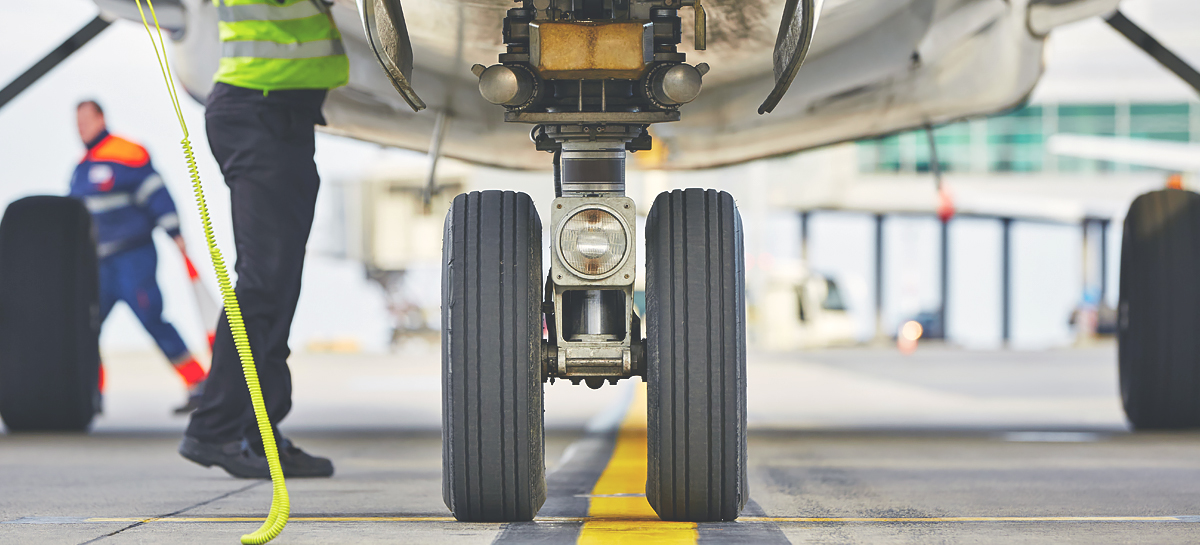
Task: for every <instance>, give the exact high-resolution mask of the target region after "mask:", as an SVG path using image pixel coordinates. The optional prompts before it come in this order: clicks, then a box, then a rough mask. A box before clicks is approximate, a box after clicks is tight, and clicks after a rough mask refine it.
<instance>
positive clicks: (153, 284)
mask: <svg viewBox="0 0 1200 545" xmlns="http://www.w3.org/2000/svg"><path fill="white" fill-rule="evenodd" d="M111 259H112V260H114V262H115V264H116V265H117V268H118V271H119V274H120V280H119V283H120V284H122V286H123V287H124V289H123V290H122V291H123V294H122V299H124V300H125V302H126V303H127V304H128V305H129V308H131V309H133V313H134V314H136V315H137V317H138V320H140V321H141V322H142V327H145V328H146V332H147V333H149V334H150V336H151V337H153V338H154V342H156V343H158V348H159V349H160V350H162V352H163V355H165V356H166V357H167V360H168V361H170V362H171V366H172V367H174V368H175V372H176V373H178V374H179V376H180V378H182V379H183V382H184V384H186V385H187V387H188V391H189V392H190V391H193V390H195V389H196V388H198V387H199V385H200V383H202V382H204V376H205V372H204V368H203V367H201V366H200V363H199V362H197V361H196V358H194V357H192V353H191V352H190V351H188V348H187V345H186V344H184V342H183V338H181V337H180V336H179V332H178V331H176V330H175V327H174V326H172V325H171V324H169V323H167V322H166V321H165V320H163V317H162V312H163V299H162V292H161V291H160V290H159V289H158V278H157V272H158V252H156V251H155V249H154V245H153V244H146V245H144V246H141V247H138V248H134V249H131V250H127V251H125V252H122V253H120V254H117V255H115V256H113V257H112V258H111Z"/></svg>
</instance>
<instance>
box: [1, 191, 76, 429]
mask: <svg viewBox="0 0 1200 545" xmlns="http://www.w3.org/2000/svg"><path fill="white" fill-rule="evenodd" d="M98 299H99V274H98V265H97V258H96V245H95V241H94V238H93V235H92V219H91V216H90V215H89V214H88V211H87V209H86V208H85V207H84V206H83V204H82V203H80V202H79V201H77V200H75V199H71V198H67V197H50V196H39V197H28V198H24V199H21V200H18V201H16V202H13V203H12V204H10V205H9V206H8V209H7V210H6V211H5V213H4V219H3V221H0V417H3V419H4V424H5V426H6V427H7V428H8V429H9V430H10V431H51V430H53V431H86V430H87V429H88V427H89V426H90V425H91V423H92V418H93V417H94V416H95V414H96V413H97V412H98V411H99V409H100V391H99V373H100V349H99V337H100V324H99V323H98V320H97V315H96V314H97V308H98V306H99V303H98Z"/></svg>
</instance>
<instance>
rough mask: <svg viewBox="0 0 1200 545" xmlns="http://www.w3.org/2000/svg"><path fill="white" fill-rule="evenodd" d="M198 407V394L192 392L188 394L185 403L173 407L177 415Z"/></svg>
mask: <svg viewBox="0 0 1200 545" xmlns="http://www.w3.org/2000/svg"><path fill="white" fill-rule="evenodd" d="M199 408H200V394H192V395H189V396H188V400H187V403H184V404H183V405H180V406H178V407H175V410H174V413H175V414H177V415H182V414H187V413H190V412H192V411H194V410H196V409H199Z"/></svg>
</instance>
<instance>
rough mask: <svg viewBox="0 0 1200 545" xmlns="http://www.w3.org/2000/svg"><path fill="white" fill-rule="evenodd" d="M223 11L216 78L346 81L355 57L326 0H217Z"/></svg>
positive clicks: (322, 84)
mask: <svg viewBox="0 0 1200 545" xmlns="http://www.w3.org/2000/svg"><path fill="white" fill-rule="evenodd" d="M213 2H214V3H215V4H217V11H218V13H219V14H220V19H221V20H220V24H219V25H218V26H219V28H220V36H221V62H220V65H219V67H218V69H217V74H216V76H215V77H214V78H213V79H214V80H215V81H218V82H223V83H227V84H230V85H236V86H239V87H246V88H250V89H260V90H263V91H273V90H283V89H332V88H334V87H339V86H342V85H345V84H346V83H347V81H348V80H349V77H350V61H349V59H348V58H347V57H346V50H345V48H344V47H343V46H342V41H341V34H339V33H338V30H337V26H336V25H335V24H334V22H333V17H332V15H331V14H330V13H329V9H328V8H327V7H326V5H325V4H323V3H322V0H284V2H283V4H284V5H280V2H277V1H276V0H213Z"/></svg>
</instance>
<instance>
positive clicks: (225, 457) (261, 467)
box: [179, 435, 332, 479]
mask: <svg viewBox="0 0 1200 545" xmlns="http://www.w3.org/2000/svg"><path fill="white" fill-rule="evenodd" d="M179 454H180V455H181V456H183V457H184V458H187V459H188V460H191V461H193V462H196V463H197V464H200V465H202V466H204V467H212V466H217V467H220V468H221V469H224V470H225V471H226V472H227V473H229V474H230V475H233V476H234V477H238V478H240V479H270V478H271V471H270V470H269V469H268V468H267V458H266V457H265V456H263V455H261V454H257V453H255V452H254V451H253V450H250V444H249V443H247V442H246V441H245V440H241V441H232V442H229V443H223V444H222V443H206V442H203V441H200V440H199V439H196V438H195V437H189V436H186V435H185V436H183V442H182V443H180V444H179ZM326 462H328V460H326ZM331 471H332V468H331Z"/></svg>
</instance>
